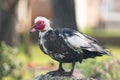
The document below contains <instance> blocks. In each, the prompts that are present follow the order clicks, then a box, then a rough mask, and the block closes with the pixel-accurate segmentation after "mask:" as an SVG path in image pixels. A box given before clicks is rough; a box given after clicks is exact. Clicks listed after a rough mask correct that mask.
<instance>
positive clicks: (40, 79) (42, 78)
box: [34, 75, 98, 80]
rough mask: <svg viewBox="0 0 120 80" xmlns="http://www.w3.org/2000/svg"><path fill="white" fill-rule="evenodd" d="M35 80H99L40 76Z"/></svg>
mask: <svg viewBox="0 0 120 80" xmlns="http://www.w3.org/2000/svg"><path fill="white" fill-rule="evenodd" d="M34 80H98V79H93V78H84V79H76V78H75V77H74V76H48V75H39V76H36V77H35V78H34Z"/></svg>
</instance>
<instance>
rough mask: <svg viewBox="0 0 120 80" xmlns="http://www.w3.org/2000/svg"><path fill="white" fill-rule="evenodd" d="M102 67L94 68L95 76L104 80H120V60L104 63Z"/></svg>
mask: <svg viewBox="0 0 120 80" xmlns="http://www.w3.org/2000/svg"><path fill="white" fill-rule="evenodd" d="M101 64H102V65H101V67H100V66H95V67H94V74H95V76H97V77H100V79H102V80H119V79H120V75H119V74H120V59H118V60H115V61H113V60H110V61H109V62H106V61H104V62H102V63H101Z"/></svg>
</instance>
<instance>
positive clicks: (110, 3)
mask: <svg viewBox="0 0 120 80" xmlns="http://www.w3.org/2000/svg"><path fill="white" fill-rule="evenodd" d="M75 4H76V19H77V24H78V26H79V27H80V28H82V29H84V27H86V26H89V27H103V26H104V27H107V28H111V27H117V28H118V27H119V25H120V0H75ZM101 24H104V25H102V26H101Z"/></svg>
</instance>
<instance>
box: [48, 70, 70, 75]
mask: <svg viewBox="0 0 120 80" xmlns="http://www.w3.org/2000/svg"><path fill="white" fill-rule="evenodd" d="M46 75H48V76H71V75H72V73H71V72H65V71H59V70H58V71H51V72H48V73H47V74H46Z"/></svg>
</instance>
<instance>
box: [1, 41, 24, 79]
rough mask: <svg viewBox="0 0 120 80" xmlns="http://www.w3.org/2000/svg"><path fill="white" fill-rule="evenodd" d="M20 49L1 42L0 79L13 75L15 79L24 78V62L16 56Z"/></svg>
mask: <svg viewBox="0 0 120 80" xmlns="http://www.w3.org/2000/svg"><path fill="white" fill-rule="evenodd" d="M18 52H19V51H18V49H17V48H13V47H10V46H8V45H6V44H5V43H4V42H2V43H1V47H0V80H2V79H3V78H4V77H6V76H12V78H13V79H15V80H21V79H22V73H21V69H22V63H21V61H20V60H19V59H18V58H17V57H16V56H17V55H18Z"/></svg>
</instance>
